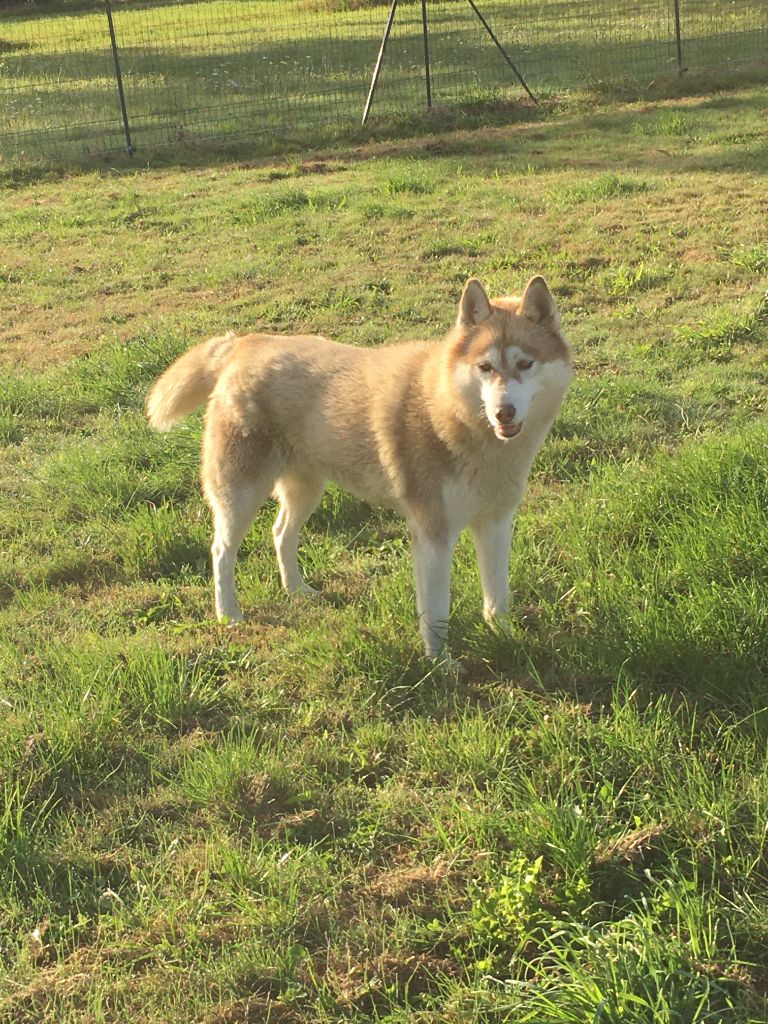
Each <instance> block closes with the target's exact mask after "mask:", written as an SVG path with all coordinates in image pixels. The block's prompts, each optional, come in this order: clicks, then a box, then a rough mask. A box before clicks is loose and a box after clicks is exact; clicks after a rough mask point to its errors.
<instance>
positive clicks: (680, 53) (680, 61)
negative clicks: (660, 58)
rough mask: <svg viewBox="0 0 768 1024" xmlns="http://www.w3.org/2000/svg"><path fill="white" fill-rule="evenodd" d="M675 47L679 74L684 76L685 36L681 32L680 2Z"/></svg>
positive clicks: (677, 12)
mask: <svg viewBox="0 0 768 1024" xmlns="http://www.w3.org/2000/svg"><path fill="white" fill-rule="evenodd" d="M675 45H676V46H677V73H678V75H682V73H683V72H684V71H685V68H684V67H683V36H682V32H681V30H680V0H675Z"/></svg>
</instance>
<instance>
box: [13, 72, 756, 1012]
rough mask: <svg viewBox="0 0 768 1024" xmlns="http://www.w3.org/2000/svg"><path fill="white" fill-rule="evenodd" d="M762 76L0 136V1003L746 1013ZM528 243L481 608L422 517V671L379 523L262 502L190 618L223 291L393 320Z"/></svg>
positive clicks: (357, 507)
mask: <svg viewBox="0 0 768 1024" xmlns="http://www.w3.org/2000/svg"><path fill="white" fill-rule="evenodd" d="M765 106H766V97H765V90H764V89H763V88H760V87H743V88H741V89H734V90H731V91H727V92H721V93H717V94H712V95H705V96H698V97H690V98H687V99H685V98H684V99H677V100H670V101H665V102H660V103H657V104H653V105H651V104H640V103H638V104H634V105H626V106H619V105H610V104H607V105H602V106H588V105H586V104H581V105H579V104H578V103H577V102H576V101H574V102H573V103H572V104H571V105H570V106H569V105H565V106H561V107H557V108H554V107H551V108H549V109H548V110H547V111H546V113H543V114H542V117H541V118H540V119H537V120H533V121H531V122H530V123H527V124H523V125H517V126H511V127H501V126H499V127H495V128H489V129H486V130H457V131H455V132H453V133H451V134H443V135H432V136H428V137H423V138H416V139H408V140H399V141H397V140H396V141H391V142H380V143H376V144H371V145H368V146H365V147H359V148H348V149H343V150H342V149H339V150H336V151H333V152H326V153H317V152H313V153H306V154H303V155H299V156H292V157H290V158H280V159H274V160H271V161H262V160H254V159H253V158H252V157H250V156H248V155H247V154H246V153H245V152H243V153H242V154H241V155H240V158H239V159H236V158H228V159H227V160H223V159H219V160H218V161H213V160H212V161H210V162H208V163H205V162H202V161H201V162H200V163H199V164H198V165H197V166H189V165H187V166H183V165H181V164H177V163H174V160H173V155H172V154H169V155H168V157H167V158H166V160H165V162H164V163H157V164H154V165H152V166H141V167H137V166H130V165H129V164H128V163H127V162H125V163H119V162H118V163H116V164H115V166H113V167H111V168H109V169H101V170H91V171H83V172H74V171H73V172H70V173H69V174H65V173H63V172H62V173H58V174H57V173H54V172H51V173H48V174H42V175H40V176H37V175H35V174H32V173H26V172H24V171H21V172H19V173H18V174H13V173H11V172H9V173H7V174H5V176H4V177H3V179H2V184H3V186H4V187H3V192H2V196H1V197H0V202H2V217H0V300H1V302H2V316H1V317H0V351H1V352H2V355H1V357H0V442H1V443H2V449H0V538H1V540H0V546H1V547H2V550H3V558H2V561H0V788H1V789H2V793H3V800H2V804H0V951H1V952H2V956H1V957H0V975H1V977H0V1021H3V1022H5V1021H8V1022H9V1024H10V1022H14V1024H16V1022H19V1024H41V1022H56V1024H75V1022H77V1024H92V1022H93V1024H96V1022H121V1024H122V1022H124V1021H126V1020H132V1021H135V1022H137V1024H138V1022H141V1024H145V1022H146V1024H150V1022H154V1024H161V1022H162V1024H165V1022H170V1021H173V1022H174V1024H181V1022H206V1024H234V1022H261V1021H270V1022H281V1024H285V1022H290V1024H316V1022H327V1024H330V1022H337V1021H349V1022H362V1021H368V1020H376V1021H389V1022H400V1024H405V1022H411V1021H415V1022H423V1024H444V1022H448V1024H465V1022H467V1024H468V1022H478V1024H479V1022H484V1024H485V1022H501V1021H509V1022H514V1024H525V1022H530V1024H550V1022H551V1024H560V1022H563V1024H565V1022H573V1024H581V1022H592V1021H594V1022H610V1024H614V1022H615V1024H619V1022H622V1024H651V1022H653V1024H656V1022H661V1024H693V1022H698V1021H701V1022H704V1021H707V1022H716V1021H717V1022H722V1024H726V1022H733V1024H746V1022H754V1024H758V1022H762V1021H764V1020H765V1019H766V1017H767V1016H768V1001H767V999H766V994H767V993H768V831H767V826H766V822H768V771H767V769H768V764H767V763H766V761H767V756H766V749H767V748H766V738H767V736H768V672H767V669H768V628H766V627H767V625H768V624H767V623H766V617H767V614H766V613H767V610H768V585H767V580H766V573H767V572H768V569H767V568H766V567H768V523H767V522H766V508H767V507H768V420H766V415H765V413H766V401H767V398H768V364H767V363H766V345H767V344H768V238H767V237H766V232H765V224H766V215H767V214H768V177H766V167H768V131H767V130H766V124H765ZM533 273H543V274H545V275H546V277H547V278H548V280H549V282H550V285H551V287H552V289H553V291H554V293H555V294H556V296H557V298H558V301H559V303H560V305H561V308H562V311H563V319H564V322H565V324H566V329H567V331H568V333H569V336H570V337H571V340H572V342H573V345H574V349H575V352H576V356H577V364H578V373H577V376H576V379H575V382H574V384H573V387H572V390H571V391H570V393H569V396H568V398H567V400H566V404H565V406H564V408H563V412H562V415H561V417H560V419H559V421H558V423H557V425H556V427H555V429H554V431H553V434H552V436H551V438H550V440H549V441H548V443H547V444H546V446H545V448H544V450H543V451H542V453H541V455H540V457H539V459H538V461H537V464H536V466H535V469H534V474H533V477H532V481H531V486H530V490H529V495H528V498H527V500H526V503H525V505H524V507H523V509H522V511H521V514H520V517H519V522H518V529H517V533H516V537H515V541H514V549H513V557H512V572H511V578H512V595H513V597H512V604H513V614H512V616H511V620H510V622H509V624H508V626H506V627H505V628H503V629H499V630H497V631H491V630H489V629H488V628H487V627H486V626H485V625H484V623H483V622H482V619H481V617H480V613H479V609H480V594H479V583H478V579H477V573H476V569H475V566H474V560H473V556H472V553H471V551H470V548H469V544H468V543H466V542H465V541H462V543H461V544H460V546H459V550H458V552H457V558H456V563H455V569H454V595H455V597H454V614H453V618H452V622H451V636H452V648H453V651H454V653H455V654H456V655H458V656H460V657H461V658H462V660H463V662H464V664H465V667H466V670H467V671H466V675H465V676H464V677H463V678H460V679H458V680H457V679H443V678H440V677H439V676H437V675H436V674H435V672H434V671H433V670H431V668H430V666H429V665H428V664H425V663H424V662H423V661H422V660H421V658H420V656H419V641H418V637H417V632H416V622H415V609H414V600H413V595H412V586H411V566H410V560H409V555H408V549H407V542H406V537H405V532H404V528H403V524H402V523H401V522H400V521H399V520H398V519H397V518H396V517H394V516H391V515H389V514H388V513H384V512H382V511H380V510H377V509H371V508H368V507H366V506H364V505H361V504H360V503H358V502H356V501H354V500H352V499H351V498H349V497H348V496H346V495H344V494H342V493H340V492H338V491H331V492H329V493H328V495H327V496H326V499H325V501H324V503H323V504H322V506H321V507H320V509H319V510H318V512H317V513H316V515H315V516H314V517H313V518H312V520H311V521H310V523H309V525H308V528H307V530H306V541H305V545H304V548H303V552H302V558H303V562H304V568H305V572H306V575H307V576H308V578H309V579H310V580H311V581H313V582H314V583H315V584H316V585H320V586H321V587H322V588H323V589H324V591H325V592H326V593H327V595H328V599H327V600H325V601H318V602H306V601H303V600H300V599H289V598H287V597H286V596H284V595H283V594H282V592H281V591H280V590H279V587H278V581H277V570H276V565H275V560H274V555H273V553H272V549H271V538H270V526H271V521H272V518H273V515H274V509H272V508H265V509H264V510H263V512H262V514H260V516H259V518H258V520H257V522H256V525H255V527H254V529H253V530H252V531H251V533H250V534H249V536H248V538H247V539H246V542H245V544H244V547H243V551H242V554H241V559H240V564H239V570H238V578H239V590H240V594H241V598H242V602H243V607H244V610H245V612H246V616H247V620H246V622H245V623H244V624H243V625H242V626H238V627H235V628H230V629H227V628H223V627H220V626H218V625H217V624H215V623H214V622H213V621H212V592H211V581H210V571H209V562H208V545H209V542H210V536H209V521H208V514H207V510H206V508H205V506H204V503H203V502H202V500H201V498H200V495H199V489H198V482H197V474H198V445H199V435H200V417H196V418H195V417H193V418H191V419H190V420H189V421H187V422H186V423H185V424H184V425H183V426H182V427H180V428H179V429H176V430H175V431H174V432H172V433H171V434H169V435H162V436H161V435H157V434H153V433H151V432H150V431H149V429H148V428H147V426H146V424H145V422H144V419H143V415H142V403H143V399H144V396H145V394H146V391H147V389H148V387H149V385H150V383H151V381H152V380H153V379H154V377H155V376H156V375H157V374H158V373H159V372H160V370H161V369H162V368H164V367H165V365H167V363H168V362H169V361H170V360H171V359H172V358H173V357H174V356H175V355H176V354H177V353H179V352H181V351H182V350H183V349H184V348H186V347H187V346H188V345H190V344H192V343H193V342H195V341H197V340H199V339H200V338H202V337H204V336H205V335H206V334H209V333H213V332H219V331H221V330H222V329H223V328H228V327H232V328H235V329H247V328H248V329H250V328H254V329H262V330H280V331H288V330H290V331H321V332H325V333H328V334H330V335H332V336H333V337H336V338H338V339H340V340H343V341H348V342H352V343H354V344H360V345H369V344H378V343H384V342H388V341H392V340H395V339H398V338H406V337H413V336H426V337H438V336H440V335H441V334H442V333H444V332H445V331H446V330H447V329H448V327H449V326H450V324H451V322H452V320H453V318H454V316H455V306H456V302H457V301H458V297H459V294H460V291H461V287H462V284H463V282H464V280H465V279H466V277H467V276H469V275H470V274H474V275H476V276H478V277H480V278H481V279H482V280H483V281H484V282H485V283H486V284H487V286H488V288H489V290H490V291H491V292H493V293H496V294H499V293H503V292H509V291H514V290H516V289H518V288H519V287H520V286H521V285H522V284H523V283H524V281H525V280H526V278H527V277H528V276H529V275H531V274H533Z"/></svg>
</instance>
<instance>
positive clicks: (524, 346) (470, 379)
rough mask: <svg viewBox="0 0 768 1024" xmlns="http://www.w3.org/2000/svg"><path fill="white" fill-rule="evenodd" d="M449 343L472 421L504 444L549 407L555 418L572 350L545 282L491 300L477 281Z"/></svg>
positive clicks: (462, 305)
mask: <svg viewBox="0 0 768 1024" xmlns="http://www.w3.org/2000/svg"><path fill="white" fill-rule="evenodd" d="M448 344H449V346H450V363H451V372H452V376H453V384H454V387H455V389H456V393H457V395H458V397H459V399H460V401H461V403H462V405H463V406H464V407H465V411H466V412H467V413H468V414H469V415H468V417H467V419H469V420H470V421H472V420H474V421H475V422H478V421H479V423H481V424H486V421H487V424H488V425H490V427H491V429H492V430H493V432H494V434H495V435H496V437H497V438H499V440H501V441H509V440H511V439H512V438H514V437H517V435H518V434H519V433H520V432H521V431H522V430H523V428H524V426H525V423H526V420H527V419H529V418H530V417H531V416H532V415H533V413H534V411H535V410H536V409H537V407H538V406H541V405H543V404H544V403H546V407H547V410H550V409H551V410H552V412H553V413H555V412H557V409H558V408H559V406H560V403H561V402H562V399H563V396H564V395H565V392H566V389H567V387H568V383H569V381H570V379H571V372H572V371H571V349H570V345H569V344H568V341H567V340H566V338H565V335H564V334H563V329H562V326H561V324H560V317H559V315H558V312H557V307H556V306H555V302H554V300H553V298H552V295H551V294H550V291H549V288H548V287H547V284H546V281H545V280H544V278H543V277H533V278H531V280H530V281H529V282H528V284H527V285H526V287H525V291H524V292H523V294H522V295H521V296H508V297H506V298H500V299H494V300H493V301H491V300H490V299H489V298H488V296H487V295H486V293H485V289H484V288H483V286H482V285H481V284H480V282H479V281H477V280H475V279H474V278H472V279H470V280H469V281H467V284H466V287H465V288H464V293H463V295H462V296H461V302H460V303H459V314H458V318H457V321H456V330H455V332H454V333H453V334H452V335H451V336H450V338H449V342H448ZM483 429H487V426H483Z"/></svg>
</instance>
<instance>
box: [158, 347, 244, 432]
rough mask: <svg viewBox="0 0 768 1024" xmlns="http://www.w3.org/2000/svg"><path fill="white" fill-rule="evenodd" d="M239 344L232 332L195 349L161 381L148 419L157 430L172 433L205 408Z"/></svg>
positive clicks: (161, 378) (187, 353)
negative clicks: (195, 411)
mask: <svg viewBox="0 0 768 1024" xmlns="http://www.w3.org/2000/svg"><path fill="white" fill-rule="evenodd" d="M236 341H237V335H236V334H235V333H234V332H233V331H229V332H228V333H227V334H222V335H220V336H219V337H218V338H211V339H210V341H204V342H202V344H200V345H195V347H194V348H191V349H190V350H189V352H185V353H184V355H183V356H179V358H178V359H177V360H176V362H175V363H171V365H170V366H169V367H168V369H167V370H166V371H165V373H164V374H163V375H162V376H161V377H158V379H157V380H156V381H155V383H154V384H153V386H152V390H151V391H150V392H149V395H148V396H147V404H146V412H147V419H148V420H149V422H150V424H151V425H152V426H153V427H154V428H155V430H170V429H171V427H172V426H173V424H174V423H175V422H176V421H177V420H180V419H181V418H182V416H186V415H187V413H190V412H192V411H193V410H195V409H197V407H198V406H200V405H202V404H203V402H204V401H205V400H206V399H207V398H208V396H209V395H210V393H211V392H212V391H213V389H214V387H215V385H216V381H217V380H218V377H219V373H220V372H221V369H222V367H223V366H224V363H225V362H226V361H227V359H228V358H229V355H230V353H231V351H232V347H233V346H234V344H235V342H236Z"/></svg>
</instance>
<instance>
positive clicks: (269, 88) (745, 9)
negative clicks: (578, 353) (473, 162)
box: [0, 0, 768, 160]
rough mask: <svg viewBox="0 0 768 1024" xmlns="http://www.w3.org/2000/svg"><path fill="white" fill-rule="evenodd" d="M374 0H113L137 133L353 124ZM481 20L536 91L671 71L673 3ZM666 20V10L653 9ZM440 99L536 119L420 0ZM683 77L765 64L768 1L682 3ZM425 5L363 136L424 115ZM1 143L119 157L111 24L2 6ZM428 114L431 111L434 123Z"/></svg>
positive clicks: (531, 11) (42, 151)
mask: <svg viewBox="0 0 768 1024" xmlns="http://www.w3.org/2000/svg"><path fill="white" fill-rule="evenodd" d="M387 7H388V4H387V3H386V2H382V3H369V2H367V0H282V2H281V3H280V4H275V3H274V2H272V0H206V2H205V3H186V2H184V3H179V2H176V0H152V2H151V3H146V2H139V0H121V2H120V3H115V4H114V10H113V21H114V28H115V37H116V41H117V45H118V49H119V53H120V66H121V75H122V82H123V87H124V96H125V106H126V111H127V116H128V120H129V123H130V131H131V143H132V145H133V146H135V147H136V150H137V154H139V155H140V157H139V158H141V156H144V155H148V154H150V153H152V152H153V151H154V150H156V149H157V147H158V146H159V145H168V144H170V145H172V146H179V145H181V146H184V145H186V144H188V143H190V142H191V143H199V141H200V140H201V139H211V138H214V139H223V140H233V139H234V140H238V139H243V138H247V137H251V138H253V137H254V136H257V137H260V138H261V139H262V140H264V139H274V138H277V139H279V140H280V142H279V144H280V145H285V144H287V143H290V142H291V141H293V142H294V143H295V142H296V140H303V141H304V142H306V140H307V139H308V138H311V137H319V138H321V139H323V140H327V138H328V136H329V133H335V134H338V135H341V136H344V135H346V137H347V138H349V137H350V136H354V135H355V133H356V132H357V133H358V137H360V138H367V137H368V135H367V134H365V135H364V134H362V133H360V132H359V124H360V118H361V115H362V111H363V106H364V103H365V97H366V94H367V91H368V88H369V84H370V80H371V73H372V68H373V64H374V62H375V58H376V54H377V52H378V49H379V46H380V44H381V38H382V33H383V31H384V26H385V23H386V20H387ZM482 13H483V16H484V17H485V18H486V19H487V20H488V22H489V23H490V25H491V26H492V29H493V31H494V32H495V33H496V35H497V37H498V38H499V39H500V40H501V42H502V43H503V45H504V46H505V47H506V49H507V51H508V53H509V55H510V58H511V60H512V61H513V62H514V63H515V67H516V68H517V69H518V70H519V72H520V73H521V74H522V75H523V76H524V78H525V80H526V82H527V83H528V85H529V87H530V88H531V89H532V90H533V91H534V92H535V93H536V94H537V96H538V97H539V99H542V100H545V102H548V100H547V98H548V97H549V96H550V94H551V93H552V91H553V90H557V91H562V89H563V88H584V87H594V88H598V89H599V88H602V87H604V86H605V83H612V84H613V85H615V84H616V83H621V82H626V81H635V82H638V81H642V82H646V83H648V82H650V81H651V80H655V79H658V78H660V77H661V78H662V79H666V78H668V77H669V76H670V75H674V74H676V72H677V67H678V62H677V51H676V45H675V32H674V19H673V8H672V3H671V2H670V3H668V4H659V3H658V2H657V0H646V2H645V3H635V4H633V5H631V6H630V7H626V5H614V6H613V7H612V8H610V9H607V8H606V9H602V8H599V7H598V8H589V5H585V4H584V3H575V2H571V3H563V2H561V0H547V2H541V0H519V2H517V3H516V4H514V6H513V7H512V8H510V5H509V4H508V3H505V2H502V0H485V2H484V4H483V6H482ZM665 13H666V17H664V14H665ZM428 17H429V32H430V64H431V82H432V94H433V97H434V103H435V106H436V108H437V109H438V110H443V109H445V108H455V109H454V112H455V113H458V116H460V117H461V116H467V115H466V111H467V109H468V108H469V111H470V116H472V115H471V109H472V107H473V105H475V104H483V105H485V107H486V110H487V107H488V104H489V103H491V104H498V103H499V102H501V103H503V104H505V106H506V108H507V109H506V111H505V116H506V117H507V118H508V117H509V116H510V112H511V111H514V112H515V116H518V117H523V118H527V117H530V116H531V112H530V110H529V106H530V104H528V106H526V105H525V104H521V103H520V100H521V98H522V99H523V100H525V101H526V104H527V103H528V101H527V98H526V96H525V94H524V92H523V90H522V87H521V86H520V84H519V82H518V80H517V77H516V76H515V75H513V74H512V72H511V70H510V68H509V67H508V65H507V64H506V63H505V61H504V59H503V58H502V56H501V55H500V54H499V52H498V51H497V50H496V47H495V46H494V44H493V42H492V41H491V39H490V38H489V36H488V35H487V34H486V32H485V31H484V29H483V28H482V26H481V23H480V21H479V20H478V19H477V18H476V17H475V14H474V13H473V11H472V9H471V8H470V6H469V5H468V4H466V3H463V2H460V3H457V2H455V0H430V4H429V14H428ZM682 28H683V39H682V50H683V59H684V64H685V68H686V69H687V70H688V71H693V72H696V71H702V70H703V71H705V72H707V73H708V80H709V79H711V71H712V69H713V68H717V69H720V70H723V69H727V68H729V67H734V66H744V65H747V64H749V63H750V62H759V61H762V60H763V58H764V54H765V42H766V30H767V29H768V24H767V23H766V20H765V12H764V9H763V5H762V4H760V3H758V2H756V0H750V2H745V0H741V2H740V3H739V4H725V5H724V4H723V3H721V2H719V0H698V2H697V3H696V4H692V5H689V7H688V9H687V10H686V11H685V12H683V18H682ZM423 48H424V42H423V36H422V12H421V5H420V4H411V3H409V4H401V5H400V7H399V10H398V12H397V17H396V19H395V22H394V29H393V32H392V37H391V45H389V46H388V48H387V52H386V59H385V61H384V65H383V72H382V75H381V78H380V81H379V85H378V87H377V92H376V100H375V104H374V107H373V113H372V116H371V122H370V124H371V126H372V130H373V131H381V130H382V126H383V125H386V124H387V122H388V120H389V121H390V122H391V119H392V118H393V117H394V118H396V119H397V120H398V121H400V122H402V120H403V118H404V117H405V115H406V112H407V113H408V114H410V115H411V116H413V114H414V113H415V112H421V111H422V109H423V107H424V72H423V60H424V57H423V54H424V49H423ZM0 95H2V96H3V104H2V113H0V137H2V139H3V145H2V147H1V148H2V150H3V152H4V153H6V154H8V153H10V154H12V155H15V156H16V157H18V156H19V154H21V155H23V156H25V157H26V158H27V159H29V158H32V159H35V158H39V157H45V156H49V157H53V158H54V159H60V158H61V157H62V156H68V157H71V158H73V159H75V160H77V159H80V158H82V157H83V155H85V156H86V157H87V156H88V155H91V156H92V155H93V154H101V153H114V152H120V151H122V150H123V149H124V148H125V146H126V144H127V143H126V139H125V138H124V128H123V121H122V114H121V107H120V105H119V102H118V95H117V88H116V82H115V71H114V67H113V60H112V53H111V47H110V36H109V31H108V24H107V21H106V18H105V17H104V10H103V9H102V5H100V4H96V5H94V4H93V3H92V2H89V0H59V2H58V3H56V4H51V3H45V2H43V3H41V2H38V3H35V2H34V0H30V2H28V3H22V2H15V0H11V2H10V3H9V4H5V5H4V7H3V8H2V9H0ZM438 116H440V115H438ZM648 129H649V130H651V131H653V132H654V134H657V135H660V136H662V137H664V136H672V137H681V138H683V137H685V138H687V137H688V136H689V135H690V134H691V133H693V134H694V135H695V133H696V132H697V131H698V126H697V124H696V120H695V118H693V119H690V118H689V117H688V116H687V115H685V114H681V113H679V112H670V113H668V114H666V115H662V117H661V118H660V119H659V121H658V122H657V123H656V124H654V125H649V126H648Z"/></svg>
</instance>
